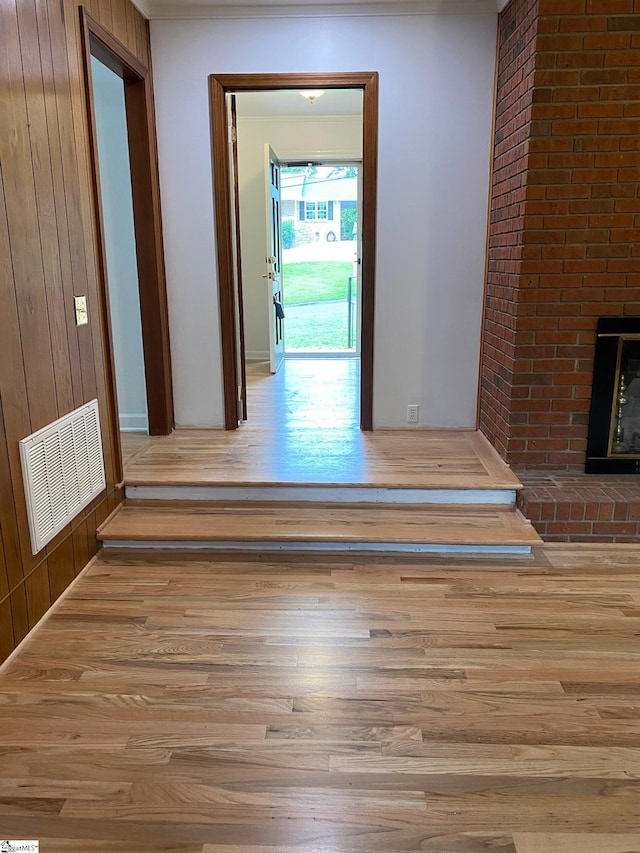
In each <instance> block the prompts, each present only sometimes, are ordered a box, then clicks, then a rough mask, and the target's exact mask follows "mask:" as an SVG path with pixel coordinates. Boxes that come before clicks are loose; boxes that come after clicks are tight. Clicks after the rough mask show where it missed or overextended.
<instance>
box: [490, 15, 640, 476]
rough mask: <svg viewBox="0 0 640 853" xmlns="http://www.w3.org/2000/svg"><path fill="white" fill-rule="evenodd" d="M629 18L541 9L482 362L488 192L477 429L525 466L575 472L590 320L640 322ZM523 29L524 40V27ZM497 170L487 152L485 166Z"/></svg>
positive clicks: (638, 49) (636, 24)
mask: <svg viewBox="0 0 640 853" xmlns="http://www.w3.org/2000/svg"><path fill="white" fill-rule="evenodd" d="M634 1H635V15H634ZM514 3H516V4H517V6H523V5H525V4H523V3H522V0H512V3H511V4H510V5H509V6H507V8H506V9H505V10H504V12H503V13H502V21H501V26H504V23H505V19H506V17H507V15H508V14H509V13H510V9H511V7H512V6H513V4H514ZM638 12H640V2H639V0H539V8H538V14H537V20H536V22H535V25H534V26H535V30H536V38H535V42H534V45H535V73H534V75H533V85H532V90H531V91H530V98H531V121H530V123H529V125H528V130H529V139H528V146H527V154H526V158H527V172H526V190H525V193H526V198H525V202H524V210H522V207H521V206H520V207H519V209H518V211H517V215H514V216H513V219H512V220H511V222H512V224H513V229H514V234H515V235H517V238H518V240H519V243H520V249H519V256H518V257H517V258H516V261H515V265H514V268H513V271H510V272H509V276H508V279H509V294H510V298H509V300H508V302H507V305H506V308H507V317H506V320H507V322H506V323H505V325H508V327H509V335H508V336H507V335H505V336H504V339H503V340H504V343H503V345H502V349H501V350H500V351H499V352H498V353H496V352H493V351H491V350H490V347H491V346H495V340H496V335H495V334H494V329H495V327H496V325H497V324H496V320H495V317H494V314H493V310H494V306H493V304H491V301H492V300H493V299H494V298H495V297H494V291H495V288H496V284H495V281H494V280H493V279H494V278H495V276H496V274H497V273H496V269H495V264H496V263H497V262H498V260H499V259H498V258H497V256H496V252H497V251H498V249H499V244H497V243H496V240H497V239H499V238H498V231H497V225H498V224H499V225H500V229H501V232H503V233H504V231H505V228H506V227H507V226H506V224H505V223H504V222H501V221H499V220H497V219H496V214H499V213H500V211H501V209H502V207H503V205H502V203H501V199H500V195H498V196H496V195H495V192H494V201H493V211H492V223H491V230H490V267H489V288H488V292H487V317H486V343H485V352H484V370H483V388H482V394H481V397H482V400H481V416H482V417H481V428H482V429H483V431H484V432H485V434H487V435H488V436H489V437H490V438H492V439H493V441H494V444H495V446H496V447H497V448H498V450H499V451H500V452H501V453H502V454H503V456H504V457H505V458H506V459H507V460H508V461H509V462H511V463H514V464H516V465H520V466H523V467H527V468H535V469H555V470H581V469H582V467H583V465H584V452H585V448H586V433H587V421H588V412H589V402H590V392H591V371H592V364H593V352H594V343H595V325H596V319H597V317H599V316H604V315H611V316H617V315H633V314H638V315H640V192H639V186H640V183H639V182H640V15H638ZM511 14H513V13H511ZM520 29H521V36H522V37H525V38H527V39H528V38H529V37H530V33H531V25H530V24H529V23H527V22H524V21H523V22H522V24H521V25H520ZM514 36H515V33H514ZM514 36H511V38H513V37H514ZM504 49H505V50H506V49H507V48H506V46H504ZM502 51H503V46H502V45H501V53H502ZM500 61H501V62H502V61H503V60H502V56H501V59H500ZM528 79H529V81H530V80H531V78H530V77H529V78H528ZM501 95H502V90H499V96H498V104H499V105H500V102H501ZM501 158H504V152H502V151H500V150H499V149H498V145H496V151H495V161H496V165H497V164H498V163H499V162H500V161H501ZM494 188H495V181H494ZM518 228H519V229H520V230H519V231H518V230H517V229H518ZM490 333H491V334H490ZM514 341H515V346H514ZM500 360H502V363H503V364H505V365H506V366H507V368H508V374H510V375H508V376H507V379H506V380H504V379H503V380H502V381H501V382H498V383H497V387H498V391H499V396H498V394H497V393H496V391H495V390H494V389H495V387H496V383H495V382H494V383H493V385H492V383H491V378H492V374H491V368H492V365H493V364H494V363H499V362H500ZM505 411H506V414H505ZM507 417H508V420H507ZM505 421H506V422H505ZM492 429H493V430H494V432H495V433H496V435H495V437H494V436H492V434H491V432H492Z"/></svg>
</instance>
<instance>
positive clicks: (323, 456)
mask: <svg viewBox="0 0 640 853" xmlns="http://www.w3.org/2000/svg"><path fill="white" fill-rule="evenodd" d="M125 483H126V486H127V491H128V494H129V496H130V497H133V496H135V497H136V498H141V497H145V498H156V497H159V496H160V494H161V493H160V492H156V493H151V492H145V491H143V487H144V488H145V489H148V488H154V489H174V490H175V489H177V488H180V487H194V488H197V489H210V490H215V489H236V490H238V489H245V488H251V489H258V488H264V487H269V488H275V487H278V488H290V487H296V488H300V487H307V488H340V489H343V490H346V491H349V490H353V489H358V490H360V491H362V490H369V489H374V490H381V491H383V490H387V491H389V490H403V491H404V490H408V491H409V492H411V491H414V490H415V491H417V492H419V491H431V492H436V491H439V492H449V493H451V492H454V491H457V492H460V493H467V496H468V495H470V494H471V493H472V492H473V491H487V492H490V491H505V492H507V493H508V499H507V501H506V502H510V501H512V498H513V495H514V494H515V492H516V491H517V490H518V489H519V488H520V487H521V484H520V481H519V480H518V478H517V477H516V476H515V474H514V473H513V472H512V471H511V470H510V469H509V467H508V466H507V465H506V464H505V463H504V462H503V461H502V460H501V459H500V457H499V456H498V454H497V453H496V451H495V450H494V449H493V448H492V447H491V445H490V444H489V442H488V441H487V440H486V438H485V437H484V436H483V435H482V434H481V433H479V432H476V431H473V430H406V429H405V430H389V429H387V430H385V429H381V430H375V431H374V432H369V433H365V432H360V431H359V430H354V429H331V430H327V429H295V430H291V431H290V432H287V433H284V434H282V433H278V432H274V431H270V430H265V429H259V428H253V429H252V428H249V427H243V428H242V429H238V430H230V431H225V430H198V431H195V430H177V431H176V432H174V433H173V434H172V435H169V436H157V437H153V438H150V439H146V440H145V442H144V443H143V444H142V445H141V446H140V448H139V450H138V451H137V452H136V453H135V454H134V455H133V457H132V458H131V459H130V460H129V461H128V462H127V465H126V470H125ZM353 494H354V495H355V493H353ZM203 495H204V493H203ZM166 497H170V498H171V499H175V498H178V497H180V495H179V494H172V495H170V496H169V494H168V493H166V494H165V498H166ZM387 498H388V495H386V496H383V500H387ZM187 499H193V498H192V497H188V498H187ZM203 499H209V500H215V499H218V498H217V497H216V495H215V493H214V492H211V493H208V494H206V495H204V497H203ZM220 499H221V498H220ZM225 499H232V500H234V499H239V498H237V497H233V495H232V494H230V493H226V494H225ZM253 499H254V500H256V499H260V500H262V499H263V497H262V496H257V497H256V496H254V497H253ZM279 499H280V500H286V499H287V498H286V497H280V498H279ZM303 499H307V500H309V499H314V500H315V499H316V498H315V497H313V498H309V497H307V498H303ZM445 499H446V500H447V501H448V502H452V501H451V498H450V494H449V496H446V497H445ZM329 500H334V496H333V495H332V496H331V497H330V498H329ZM355 500H357V501H360V500H362V497H361V496H360V495H357V497H356V496H354V497H351V501H355ZM422 500H423V498H422V497H418V498H417V499H416V502H422ZM455 502H458V501H455ZM459 502H460V503H462V502H466V500H465V501H463V500H460V501H459ZM486 502H490V500H487V501H486Z"/></svg>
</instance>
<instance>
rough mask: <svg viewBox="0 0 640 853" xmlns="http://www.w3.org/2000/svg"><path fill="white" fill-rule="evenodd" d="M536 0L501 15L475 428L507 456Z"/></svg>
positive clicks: (516, 0)
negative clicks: (478, 409)
mask: <svg viewBox="0 0 640 853" xmlns="http://www.w3.org/2000/svg"><path fill="white" fill-rule="evenodd" d="M537 7H538V0H512V2H511V3H509V5H508V6H507V7H506V8H505V10H504V11H503V12H502V14H501V15H500V26H499V32H498V41H499V54H498V80H497V98H496V113H495V137H494V164H493V182H492V206H491V226H490V233H489V264H488V276H487V289H486V302H485V326H484V345H483V364H482V378H481V383H482V389H481V390H482V393H481V397H480V428H481V429H482V431H483V432H484V434H485V435H486V436H487V437H488V438H489V440H490V441H491V442H492V443H493V444H494V445H495V447H496V448H497V449H498V451H499V452H500V453H501V454H502V455H503V456H507V454H508V452H509V449H510V447H509V444H510V424H511V418H512V416H513V415H512V412H513V408H512V406H513V399H512V392H513V375H514V371H515V359H516V319H517V313H518V293H519V281H520V261H521V254H522V231H523V227H524V203H525V197H526V170H527V154H528V151H529V134H530V122H531V105H532V95H533V74H534V70H535V51H534V48H535V35H536V24H537Z"/></svg>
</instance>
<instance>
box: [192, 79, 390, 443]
mask: <svg viewBox="0 0 640 853" xmlns="http://www.w3.org/2000/svg"><path fill="white" fill-rule="evenodd" d="M304 88H313V89H362V90H363V117H362V121H363V150H362V273H361V275H362V331H361V352H360V366H361V380H360V426H361V428H362V429H363V430H372V429H373V366H374V322H375V262H376V219H377V175H378V73H377V72H375V71H371V72H360V71H346V72H337V73H330V72H327V73H317V74H316V73H310V74H212V75H210V77H209V93H210V104H211V140H212V158H213V181H214V203H215V211H216V237H217V246H218V293H219V299H220V327H221V339H222V377H223V392H224V411H225V428H226V429H235V428H236V427H237V426H238V410H237V404H236V397H237V375H238V372H237V355H236V353H237V346H236V339H235V338H236V331H235V314H236V302H235V288H234V279H233V268H232V264H233V255H232V244H231V228H232V216H231V204H232V199H231V190H230V179H229V154H228V145H226V144H219V143H220V140H225V141H226V139H227V116H226V104H225V95H226V94H227V92H253V91H272V90H277V89H304Z"/></svg>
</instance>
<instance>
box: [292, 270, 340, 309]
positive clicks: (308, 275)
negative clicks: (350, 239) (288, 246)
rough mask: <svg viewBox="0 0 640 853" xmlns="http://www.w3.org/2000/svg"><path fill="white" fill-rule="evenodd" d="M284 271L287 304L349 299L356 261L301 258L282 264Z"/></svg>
mask: <svg viewBox="0 0 640 853" xmlns="http://www.w3.org/2000/svg"><path fill="white" fill-rule="evenodd" d="M282 272H283V277H282V281H283V292H284V303H285V305H303V304H304V303H305V302H328V301H330V300H333V299H346V298H347V282H348V280H349V276H350V275H353V264H352V263H350V262H349V261H299V262H297V263H290V264H283V265H282Z"/></svg>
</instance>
